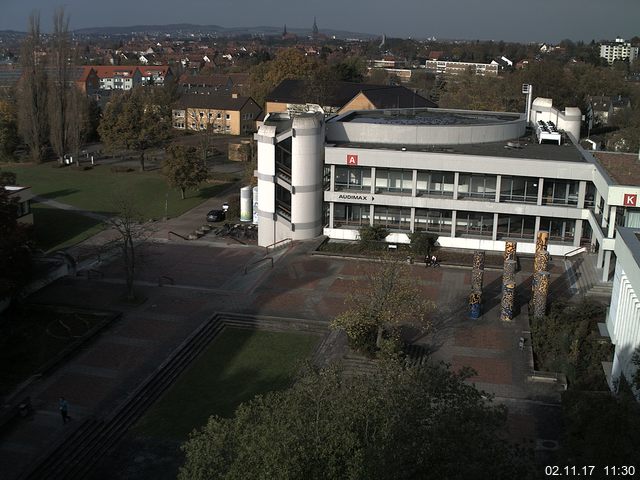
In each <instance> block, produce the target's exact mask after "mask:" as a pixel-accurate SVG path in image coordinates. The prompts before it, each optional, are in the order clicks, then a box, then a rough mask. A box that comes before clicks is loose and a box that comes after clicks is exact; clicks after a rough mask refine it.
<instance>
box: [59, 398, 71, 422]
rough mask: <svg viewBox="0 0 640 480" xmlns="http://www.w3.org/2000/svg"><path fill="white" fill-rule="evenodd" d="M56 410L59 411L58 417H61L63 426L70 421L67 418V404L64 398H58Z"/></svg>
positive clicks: (69, 418) (68, 417)
mask: <svg viewBox="0 0 640 480" xmlns="http://www.w3.org/2000/svg"><path fill="white" fill-rule="evenodd" d="M58 409H59V410H60V415H62V423H63V424H65V423H67V422H68V421H69V420H71V417H70V416H69V403H68V402H67V400H66V399H65V398H64V397H60V401H59V402H58Z"/></svg>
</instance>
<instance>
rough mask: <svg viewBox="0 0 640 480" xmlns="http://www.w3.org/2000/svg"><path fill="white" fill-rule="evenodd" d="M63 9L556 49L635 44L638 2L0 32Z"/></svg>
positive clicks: (145, 4) (193, 13) (297, 7)
mask: <svg viewBox="0 0 640 480" xmlns="http://www.w3.org/2000/svg"><path fill="white" fill-rule="evenodd" d="M59 5H62V6H64V7H65V8H66V11H67V12H68V13H69V15H70V18H71V23H70V27H71V29H75V28H85V27H104V26H128V25H150V24H169V23H195V24H201V25H221V26H224V27H252V26H273V27H279V28H280V27H282V26H283V25H284V24H286V25H287V27H288V28H290V29H291V28H311V25H312V24H313V17H314V16H315V17H317V23H318V27H319V29H320V31H322V30H323V29H336V30H348V31H352V32H362V33H371V34H382V33H385V34H386V35H387V37H403V38H408V37H413V38H426V37H436V38H442V39H467V40H496V41H498V40H504V41H515V42H559V41H560V40H562V39H565V38H568V39H571V40H574V41H578V40H583V41H591V40H596V41H598V40H613V39H614V38H615V37H616V36H621V37H623V38H626V39H629V38H631V37H633V36H640V21H639V20H640V0H439V1H435V0H315V1H313V0H311V1H309V0H107V1H99V0H60V1H59V2H57V1H56V0H0V30H8V29H11V30H22V31H24V30H26V25H27V18H28V16H29V13H30V12H32V11H33V10H39V11H40V15H41V25H42V29H43V30H44V31H48V30H49V29H50V23H51V20H50V19H51V17H52V14H53V9H54V8H55V7H56V6H59Z"/></svg>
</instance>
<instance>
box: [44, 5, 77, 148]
mask: <svg viewBox="0 0 640 480" xmlns="http://www.w3.org/2000/svg"><path fill="white" fill-rule="evenodd" d="M70 53H71V49H70V42H69V17H68V16H67V15H65V11H64V7H58V8H56V9H55V12H54V14H53V41H52V46H51V53H50V58H51V60H50V65H49V66H50V69H49V92H48V107H49V133H50V140H51V146H52V147H53V150H54V151H55V153H56V155H58V158H60V159H62V157H63V156H64V155H65V154H66V153H67V152H68V147H69V133H70V132H69V130H70V128H69V127H70V125H69V123H70V122H69V121H70V117H71V115H70V114H71V112H70V109H69V106H70V105H69V104H70V101H71V98H70V97H71V95H72V89H73V86H72V85H71V68H70V66H69V62H70V56H71V55H70Z"/></svg>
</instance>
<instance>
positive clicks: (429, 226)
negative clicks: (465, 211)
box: [414, 208, 451, 234]
mask: <svg viewBox="0 0 640 480" xmlns="http://www.w3.org/2000/svg"><path fill="white" fill-rule="evenodd" d="M414 230H415V231H416V232H418V231H427V232H441V233H442V232H444V233H446V234H450V233H451V210H434V209H432V210H427V209H424V208H416V214H415V224H414Z"/></svg>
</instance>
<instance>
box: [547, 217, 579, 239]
mask: <svg viewBox="0 0 640 480" xmlns="http://www.w3.org/2000/svg"><path fill="white" fill-rule="evenodd" d="M575 228H576V221H575V220H573V219H569V218H550V217H540V230H547V231H548V232H549V240H556V241H559V242H573V236H574V233H575Z"/></svg>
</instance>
